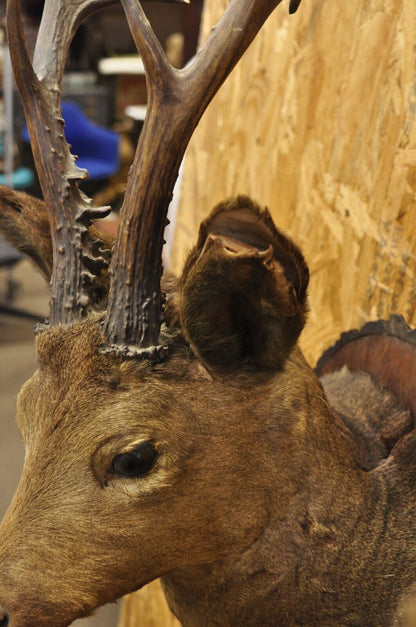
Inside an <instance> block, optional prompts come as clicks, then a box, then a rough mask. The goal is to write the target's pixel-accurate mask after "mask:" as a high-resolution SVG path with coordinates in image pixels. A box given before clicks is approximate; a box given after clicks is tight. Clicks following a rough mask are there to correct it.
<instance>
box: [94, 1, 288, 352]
mask: <svg viewBox="0 0 416 627" xmlns="http://www.w3.org/2000/svg"><path fill="white" fill-rule="evenodd" d="M280 2H281V0H230V3H229V5H228V7H227V9H226V11H225V12H224V14H223V16H222V18H221V20H220V21H219V23H218V24H217V26H216V27H214V28H213V29H212V32H211V35H210V37H209V39H208V41H207V42H206V44H205V46H204V48H203V49H202V50H201V51H200V53H199V54H198V55H197V57H196V58H195V60H194V61H193V62H192V63H191V65H189V66H188V67H186V68H184V69H183V70H177V69H175V68H173V67H172V66H171V65H170V64H169V63H168V61H167V59H166V57H165V55H164V52H163V50H162V48H161V46H160V44H159V42H158V41H157V39H156V37H155V35H154V33H153V31H152V29H151V27H150V24H149V23H148V21H147V19H146V17H145V15H144V12H143V9H142V7H141V6H140V4H139V2H138V0H121V3H122V5H123V8H124V10H125V13H126V15H127V19H128V21H129V25H130V29H131V32H132V35H133V38H134V40H135V43H136V45H137V48H138V50H139V52H140V54H141V56H142V58H143V63H144V65H145V70H146V77H147V84H148V114H147V116H146V120H145V123H144V127H143V130H142V133H141V136H140V140H139V144H138V147H137V150H136V155H135V159H134V163H133V166H132V169H131V173H130V176H129V180H128V183H127V189H126V194H125V200H124V203H123V206H122V209H121V222H120V226H119V235H118V238H117V241H116V245H115V249H114V253H113V258H112V262H111V267H110V272H111V276H112V282H111V288H110V295H109V303H108V311H107V319H106V324H105V331H106V335H107V338H108V342H109V344H110V347H111V348H112V349H113V350H117V351H119V352H122V353H126V354H139V353H144V354H146V355H147V354H155V353H163V347H162V346H161V344H160V340H159V335H160V327H161V323H162V295H161V291H160V279H161V275H162V261H161V252H162V246H163V232H164V228H165V225H166V216H167V210H168V205H169V202H170V200H171V197H172V193H173V187H174V183H175V180H176V177H177V174H178V170H179V166H180V162H181V160H182V157H183V155H184V152H185V149H186V146H187V144H188V142H189V140H190V137H191V135H192V133H193V131H194V129H195V127H196V126H197V124H198V122H199V120H200V118H201V115H202V113H203V112H204V110H205V109H206V107H207V106H208V104H209V102H210V101H211V100H212V98H213V96H214V95H215V93H216V92H217V91H218V89H219V87H220V86H221V85H222V83H223V82H224V80H225V79H226V77H227V76H228V74H229V73H230V72H231V70H232V69H233V67H234V66H235V64H236V63H237V61H238V60H239V58H240V57H241V56H242V54H243V53H244V51H245V50H246V49H247V47H248V46H249V45H250V43H251V42H252V40H253V39H254V37H255V36H256V34H257V33H258V31H259V30H260V28H261V27H262V25H263V24H264V22H265V21H266V19H267V17H268V16H269V15H270V13H271V12H272V11H273V10H274V9H275V8H276V6H277V5H278V4H280ZM299 3H300V0H291V4H290V9H291V10H292V11H293V10H295V9H296V8H297V6H298V5H299Z"/></svg>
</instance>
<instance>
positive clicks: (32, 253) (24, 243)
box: [0, 185, 114, 291]
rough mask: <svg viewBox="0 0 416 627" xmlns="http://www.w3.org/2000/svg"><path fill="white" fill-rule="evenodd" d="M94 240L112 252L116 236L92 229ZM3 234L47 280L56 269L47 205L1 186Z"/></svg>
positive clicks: (0, 230)
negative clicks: (54, 268)
mask: <svg viewBox="0 0 416 627" xmlns="http://www.w3.org/2000/svg"><path fill="white" fill-rule="evenodd" d="M89 231H90V234H91V236H92V237H93V238H95V239H99V240H100V241H101V242H102V247H103V248H106V249H107V250H111V248H112V245H113V239H114V238H113V237H112V236H110V235H107V234H105V233H101V231H97V230H96V229H95V228H94V227H93V226H91V227H90V228H89ZM0 233H2V235H4V237H5V238H6V239H7V240H8V241H9V242H10V244H12V245H13V246H14V247H15V248H16V249H17V250H19V251H20V252H21V253H23V254H25V255H28V256H29V257H30V258H31V259H32V260H33V261H34V262H35V264H36V266H37V267H38V269H39V270H40V272H41V273H42V275H43V276H44V277H45V279H46V280H47V281H49V280H50V277H51V274H52V267H53V253H52V239H51V232H50V226H49V218H48V213H47V209H46V205H45V203H44V202H43V200H39V199H38V198H35V197H33V196H29V195H28V194H25V193H24V192H16V191H13V190H12V189H10V188H9V187H5V186H4V185H0ZM100 281H101V283H102V286H103V287H102V290H103V291H105V290H107V289H108V285H107V284H108V276H107V274H105V275H104V276H103V277H101V279H100Z"/></svg>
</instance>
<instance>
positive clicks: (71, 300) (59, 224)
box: [7, 0, 114, 325]
mask: <svg viewBox="0 0 416 627" xmlns="http://www.w3.org/2000/svg"><path fill="white" fill-rule="evenodd" d="M110 4H114V0H92V1H91V0H46V2H45V7H44V12H43V16H42V22H41V26H40V33H39V37H38V40H37V44H36V49H35V54H34V62H33V66H32V63H31V61H30V58H29V54H28V51H27V48H26V45H25V40H24V34H23V26H22V20H21V12H20V1H19V0H9V2H8V5H7V30H8V38H9V45H10V53H11V59H12V63H13V69H14V74H15V79H16V84H17V86H18V89H19V92H20V95H21V98H22V102H23V106H24V110H25V114H26V121H27V124H28V128H29V134H30V137H31V143H32V149H33V155H34V160H35V164H36V169H37V172H38V175H39V181H40V184H41V187H42V192H43V195H44V199H45V201H46V204H47V206H48V210H49V220H50V226H51V234H52V242H53V250H54V267H53V273H52V279H51V303H50V324H52V325H54V324H58V323H59V322H62V323H64V324H69V323H71V322H73V321H74V319H77V318H79V317H80V316H82V315H85V313H86V312H87V311H88V310H89V308H90V307H91V306H92V305H93V302H92V301H93V291H94V289H93V286H94V281H95V276H96V275H98V274H100V272H101V270H102V269H103V267H105V265H106V263H107V262H106V260H105V253H104V256H103V252H102V251H100V250H99V248H100V242H99V241H98V240H91V239H90V238H89V233H88V226H89V225H90V224H91V220H92V219H93V218H95V217H98V216H103V215H106V214H107V213H108V208H92V205H91V201H90V200H89V199H88V198H87V197H86V196H85V195H83V194H82V193H81V192H80V191H79V190H78V186H77V181H78V180H80V179H83V178H86V176H87V172H86V171H85V170H81V169H80V168H78V167H77V166H76V163H75V162H76V159H75V157H74V156H73V155H71V153H70V149H69V146H68V144H67V142H66V140H65V136H64V126H65V123H64V120H63V119H62V114H61V109H60V98H61V85H62V76H63V72H64V67H65V61H66V57H67V54H68V49H69V46H70V43H71V41H72V38H73V36H74V34H75V32H76V29H77V28H78V26H79V24H80V22H81V21H82V20H83V19H85V17H87V15H89V14H90V13H92V12H94V11H96V10H97V9H99V8H101V7H103V6H106V5H110Z"/></svg>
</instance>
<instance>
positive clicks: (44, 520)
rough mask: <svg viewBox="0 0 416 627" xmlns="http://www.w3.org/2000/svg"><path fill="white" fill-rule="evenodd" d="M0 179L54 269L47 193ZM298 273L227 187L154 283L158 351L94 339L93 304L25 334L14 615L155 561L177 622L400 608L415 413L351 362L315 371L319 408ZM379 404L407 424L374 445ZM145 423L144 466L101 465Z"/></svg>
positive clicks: (404, 616) (362, 614)
mask: <svg viewBox="0 0 416 627" xmlns="http://www.w3.org/2000/svg"><path fill="white" fill-rule="evenodd" d="M1 194H2V198H3V201H2V202H3V203H8V204H9V205H10V207H11V209H10V211H9V216H10V219H8V220H6V227H4V224H5V222H4V220H2V221H1V222H0V224H1V226H2V228H3V230H4V231H5V232H6V235H8V236H9V238H11V239H12V240H13V241H15V242H16V241H18V240H19V238H23V241H24V242H25V245H24V246H25V249H26V250H28V249H29V253H30V254H31V256H32V258H33V259H34V260H35V262H36V263H38V265H39V267H40V269H41V270H42V272H43V273H44V274H48V271H49V270H48V269H49V268H50V263H51V259H50V253H49V252H48V251H49V250H50V246H49V241H48V238H49V235H48V232H47V229H46V228H44V227H43V226H42V225H43V222H44V220H43V218H41V216H42V211H43V209H42V204H41V203H39V202H36V203H35V202H33V201H31V200H29V199H28V197H24V196H21V195H16V196H15V195H14V194H13V193H12V192H9V191H6V190H5V189H4V188H2V190H1ZM16 207H18V210H17V211H16ZM13 211H14V213H13ZM38 211H39V212H40V221H39V223H38V221H37V220H35V217H34V216H35V214H34V212H38ZM37 224H39V225H40V226H39V227H38V226H35V228H36V229H37V233H36V237H33V236H32V235H30V231H31V225H37ZM307 277H308V275H307V268H306V264H305V262H304V260H303V257H302V255H301V253H300V251H299V250H298V249H297V247H296V246H295V245H294V244H293V243H292V242H291V241H290V240H288V239H287V238H286V237H285V236H284V235H283V234H281V233H280V232H279V231H277V230H276V229H275V227H274V225H273V224H272V223H271V220H270V217H269V215H268V213H267V212H266V211H264V210H260V209H259V207H258V206H257V205H256V204H255V203H253V202H252V201H251V200H250V199H248V198H246V197H239V198H237V199H235V200H231V201H228V202H226V203H223V204H222V205H221V206H219V207H217V208H216V209H215V210H214V212H213V214H212V217H211V218H210V219H209V220H208V221H207V222H206V223H204V225H203V226H202V229H201V235H200V239H199V241H198V244H197V246H196V248H195V249H194V251H192V252H191V253H190V256H189V259H188V261H187V263H186V265H185V269H184V273H183V275H182V277H181V278H180V280H179V283H178V282H176V281H175V280H173V279H170V280H169V281H167V282H166V283H165V289H167V290H168V294H167V304H166V311H165V319H166V323H165V325H164V327H163V328H162V334H163V341H164V343H166V344H167V345H168V346H169V354H168V357H167V358H166V359H165V360H164V361H163V362H162V363H158V362H156V361H152V360H143V361H140V360H137V359H123V358H122V357H120V356H117V355H115V354H112V353H105V352H103V351H102V346H103V345H104V344H105V337H104V333H103V329H102V320H103V317H102V314H100V313H99V312H95V313H92V314H90V315H89V317H87V318H86V319H85V320H83V321H80V322H79V323H75V324H73V325H71V326H62V325H58V326H55V327H52V328H50V329H46V330H44V331H43V332H42V333H40V334H39V335H38V337H37V342H36V352H37V360H38V370H37V371H36V373H35V374H34V375H33V377H32V379H30V381H28V382H27V383H26V385H25V386H24V387H23V389H22V391H21V392H20V394H19V398H18V403H17V422H18V425H19V428H20V431H21V433H22V436H23V438H24V441H25V445H26V459H25V465H24V470H23V474H22V478H21V482H20V485H19V487H18V490H17V492H16V495H15V497H14V500H13V502H12V504H11V506H10V508H9V510H8V512H7V514H6V516H5V518H4V520H3V523H2V525H1V528H0V605H1V606H2V607H3V608H4V609H5V610H6V611H7V612H8V614H9V616H10V627H29V626H30V627H40V626H46V625H48V626H50V625H53V626H54V627H61V626H64V625H68V624H69V623H70V622H71V621H73V620H74V619H76V618H78V617H80V616H84V615H87V614H89V613H90V612H92V611H93V610H94V609H95V608H96V607H98V606H99V605H101V604H103V603H106V602H108V601H112V600H114V599H116V598H118V597H120V596H122V595H123V594H125V593H127V592H131V591H133V590H135V589H137V588H139V587H140V586H143V585H144V584H146V583H147V582H149V581H151V580H152V579H154V578H157V577H163V584H164V588H165V591H166V596H167V599H168V602H169V604H170V606H171V608H172V610H173V611H174V613H175V614H176V615H177V616H178V618H179V619H180V620H181V621H182V623H183V625H185V626H193V627H210V626H214V625H218V626H222V627H235V626H236V625H250V626H259V625H270V626H272V625H273V626H276V625H279V626H282V627H283V626H284V627H290V626H292V625H293V626H295V625H305V626H310V627H312V626H318V625H319V626H320V627H322V626H327V627H330V626H332V627H342V626H344V627H347V626H349V627H350V626H353V625H355V626H357V627H358V626H360V627H362V626H364V625H368V626H370V625H371V626H373V625H374V626H378V627H382V626H385V627H388V626H392V625H407V626H408V627H409V626H410V625H412V624H414V623H412V622H409V621H411V620H412V619H411V618H409V616H411V611H412V604H411V595H412V591H413V586H414V582H415V570H416V569H415V558H416V533H415V531H416V523H415V520H416V506H415V499H414V498H413V492H414V486H415V480H416V473H415V459H416V442H415V437H414V432H413V430H412V426H413V420H412V418H411V417H410V415H409V412H407V411H404V410H402V409H401V408H400V407H399V406H398V405H397V402H396V400H395V399H392V398H391V395H389V394H388V393H387V392H383V391H381V390H378V389H377V388H375V387H374V385H373V384H372V383H371V380H370V379H368V381H366V382H365V383H363V381H362V380H360V379H357V377H355V376H352V375H349V374H348V373H345V372H344V373H343V374H341V375H333V377H332V378H331V376H330V378H329V379H327V380H326V383H325V385H326V387H327V388H328V390H329V395H330V398H331V399H332V402H333V404H334V405H336V409H337V414H335V412H334V410H333V409H331V407H330V405H329V402H328V400H327V398H326V396H325V393H324V391H323V388H322V386H321V384H320V382H319V380H318V379H317V377H316V376H315V374H314V373H313V371H312V370H311V369H310V367H309V366H308V365H307V363H306V362H305V360H304V358H303V356H302V354H301V352H300V349H299V348H298V346H297V344H296V340H297V336H298V335H299V333H300V331H301V328H302V326H303V323H304V318H305V309H306V298H305V294H306V286H307V281H308V278H307ZM367 392H368V398H370V399H371V400H370V401H368V403H367V408H366V407H365V403H362V402H361V403H360V405H359V407H358V409H357V411H358V412H359V414H360V417H361V418H362V425H363V426H362V427H360V421H358V422H357V420H356V419H355V418H354V415H353V414H354V411H355V409H356V404H355V400H356V399H357V398H358V397H360V396H361V397H362V396H363V395H364V396H366V395H367ZM343 399H344V400H343ZM370 406H371V411H369V409H370ZM363 407H364V409H363ZM370 414H371V417H370V418H369V424H368V425H367V423H366V421H367V416H368V415H370ZM391 416H393V417H394V421H396V422H397V424H399V425H401V427H400V428H399V430H398V431H397V430H396V431H397V432H396V433H395V436H394V438H393V440H392V439H391V438H390V440H389V446H388V447H387V448H384V449H383V448H380V446H379V444H380V438H382V434H383V428H384V427H385V425H388V422H389V420H390V419H391ZM383 425H384V427H383ZM386 429H387V431H388V432H390V431H391V429H390V431H389V429H388V428H387V427H386V428H385V430H386ZM146 441H151V442H152V443H153V444H154V447H155V449H156V450H157V453H158V456H157V459H156V462H155V464H154V466H153V467H152V469H151V470H150V471H149V472H148V473H147V474H145V475H143V476H142V477H139V478H134V479H131V478H125V477H122V476H117V475H116V474H114V472H112V470H111V468H112V460H113V459H114V457H115V456H116V455H118V454H120V453H121V452H124V451H128V450H132V448H134V446H136V445H137V444H138V443H141V442H146Z"/></svg>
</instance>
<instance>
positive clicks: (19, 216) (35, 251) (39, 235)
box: [0, 185, 52, 281]
mask: <svg viewBox="0 0 416 627" xmlns="http://www.w3.org/2000/svg"><path fill="white" fill-rule="evenodd" d="M0 232H1V233H2V234H3V235H4V237H5V238H6V239H7V240H8V241H9V242H10V243H11V244H12V245H13V246H14V247H15V248H17V250H19V251H20V252H22V253H24V254H25V255H29V257H31V258H32V259H33V261H34V262H35V264H36V265H37V267H38V268H39V270H40V271H41V273H42V274H43V276H44V277H45V279H47V280H48V281H49V278H50V276H51V272H52V244H51V234H50V229H49V220H48V217H47V213H46V206H45V203H44V202H43V201H42V200H39V199H37V198H33V197H32V196H29V195H28V194H25V193H23V192H15V191H13V190H12V189H10V188H9V187H5V186H4V185H0Z"/></svg>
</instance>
